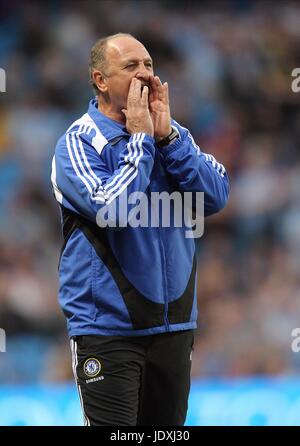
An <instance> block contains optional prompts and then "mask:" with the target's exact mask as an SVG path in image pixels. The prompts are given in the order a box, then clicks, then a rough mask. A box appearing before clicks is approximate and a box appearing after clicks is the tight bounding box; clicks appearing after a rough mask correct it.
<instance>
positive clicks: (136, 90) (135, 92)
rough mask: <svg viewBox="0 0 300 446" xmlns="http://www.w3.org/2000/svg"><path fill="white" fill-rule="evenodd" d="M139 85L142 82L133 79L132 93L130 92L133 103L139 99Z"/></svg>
mask: <svg viewBox="0 0 300 446" xmlns="http://www.w3.org/2000/svg"><path fill="white" fill-rule="evenodd" d="M141 85H142V82H141V81H140V80H139V79H136V78H135V82H134V86H133V92H132V98H133V100H134V101H137V100H138V99H140V98H141Z"/></svg>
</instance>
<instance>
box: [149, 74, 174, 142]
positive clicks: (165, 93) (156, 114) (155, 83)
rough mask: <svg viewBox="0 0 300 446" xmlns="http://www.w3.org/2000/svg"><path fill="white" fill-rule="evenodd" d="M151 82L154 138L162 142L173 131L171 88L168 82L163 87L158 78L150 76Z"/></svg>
mask: <svg viewBox="0 0 300 446" xmlns="http://www.w3.org/2000/svg"><path fill="white" fill-rule="evenodd" d="M149 80H150V95H149V108H150V114H151V118H152V121H153V126H154V138H155V140H156V141H160V140H161V139H163V138H165V137H166V136H168V135H169V134H170V133H171V131H172V127H171V113H170V105H169V88H168V83H167V82H165V83H164V84H163V85H162V83H161V81H160V79H159V77H158V76H155V77H154V76H150V79H149Z"/></svg>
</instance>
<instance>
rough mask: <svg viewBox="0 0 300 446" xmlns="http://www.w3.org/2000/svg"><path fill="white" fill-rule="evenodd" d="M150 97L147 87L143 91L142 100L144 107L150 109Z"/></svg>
mask: <svg viewBox="0 0 300 446" xmlns="http://www.w3.org/2000/svg"><path fill="white" fill-rule="evenodd" d="M148 95H149V88H148V87H147V86H145V87H144V88H143V91H142V99H141V103H142V106H144V107H148Z"/></svg>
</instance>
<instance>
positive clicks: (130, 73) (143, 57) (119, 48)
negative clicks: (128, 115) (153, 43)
mask: <svg viewBox="0 0 300 446" xmlns="http://www.w3.org/2000/svg"><path fill="white" fill-rule="evenodd" d="M106 74H107V76H106V86H107V93H108V95H109V98H110V102H111V104H112V105H113V108H114V109H115V110H122V109H123V108H126V107H127V96H128V90H129V87H130V83H131V80H132V78H134V77H136V78H137V79H139V80H140V81H141V83H142V87H143V86H145V85H148V86H149V77H150V75H153V65H152V59H151V57H150V55H149V53H148V51H147V50H146V48H145V47H144V46H143V45H142V44H141V43H140V42H139V41H137V40H135V39H133V38H130V37H117V38H115V39H112V40H111V41H109V42H108V44H107V48H106Z"/></svg>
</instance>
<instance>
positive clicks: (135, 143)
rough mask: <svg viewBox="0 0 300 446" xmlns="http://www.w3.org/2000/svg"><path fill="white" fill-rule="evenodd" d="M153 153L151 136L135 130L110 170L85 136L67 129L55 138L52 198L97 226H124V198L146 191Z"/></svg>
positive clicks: (126, 212) (125, 214)
mask: <svg viewBox="0 0 300 446" xmlns="http://www.w3.org/2000/svg"><path fill="white" fill-rule="evenodd" d="M154 152H155V148H154V139H153V138H152V137H151V136H150V135H147V134H145V133H136V134H134V135H132V136H131V137H130V139H129V141H128V143H127V144H126V145H125V146H124V149H123V150H122V151H121V152H120V155H119V161H118V166H117V169H116V170H115V171H111V170H110V169H109V168H108V166H107V164H106V163H105V160H104V157H103V156H101V155H100V154H99V153H98V152H97V150H96V149H95V148H94V147H93V146H92V144H91V142H90V138H88V137H87V135H85V134H83V133H80V132H78V131H77V132H76V131H73V132H69V133H67V134H66V135H65V136H64V137H62V138H61V139H60V140H59V141H58V143H57V146H56V150H55V156H54V158H53V162H52V174H51V179H52V185H53V191H54V195H55V198H56V200H57V201H58V202H59V203H60V204H62V205H63V206H65V207H66V208H68V209H70V210H71V211H73V212H77V213H78V214H80V215H82V216H84V217H86V218H88V219H90V220H91V221H93V222H96V223H97V224H98V225H99V226H102V222H103V226H105V225H106V224H109V226H110V227H120V226H121V227H122V226H126V225H127V216H128V213H129V212H130V204H128V200H127V197H128V195H129V194H131V193H133V192H135V191H138V192H144V191H145V190H146V188H147V186H148V184H149V181H150V179H149V178H150V174H151V171H152V167H153V162H154ZM131 206H132V205H131ZM104 220H105V221H104Z"/></svg>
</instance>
